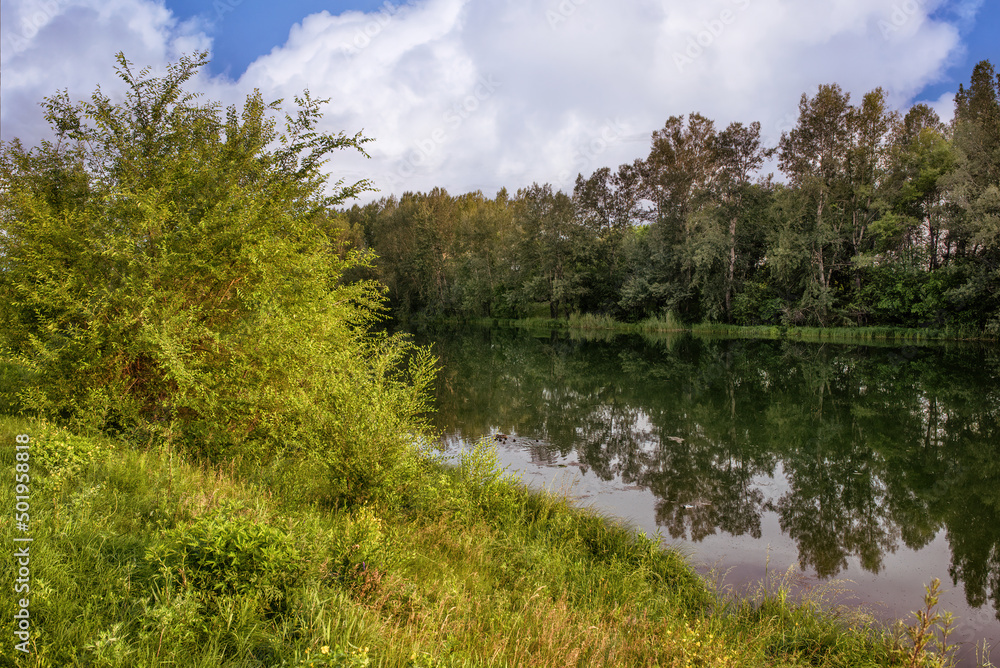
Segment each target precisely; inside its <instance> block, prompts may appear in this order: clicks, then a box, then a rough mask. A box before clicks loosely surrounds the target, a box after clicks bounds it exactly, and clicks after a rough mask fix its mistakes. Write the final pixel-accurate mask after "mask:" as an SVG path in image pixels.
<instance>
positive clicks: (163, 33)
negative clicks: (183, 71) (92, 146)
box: [0, 0, 1000, 198]
mask: <svg viewBox="0 0 1000 668" xmlns="http://www.w3.org/2000/svg"><path fill="white" fill-rule="evenodd" d="M998 36H1000V0H812V1H811V2H802V0H700V1H699V2H691V1H689V0H632V1H630V2H627V3H624V2H622V3H613V2H610V1H608V0H409V2H406V3H397V4H392V3H390V2H388V1H382V0H379V1H376V0H364V1H360V0H359V1H355V2H323V1H321V0H308V1H300V2H294V1H293V2H277V3H274V2H268V1H267V0H197V1H196V0H167V1H166V4H164V3H163V0H4V2H3V3H2V4H0V67H2V70H3V77H2V79H0V138H2V139H5V140H9V139H11V138H13V137H20V138H21V139H22V140H23V141H25V142H27V143H36V142H37V141H39V140H40V139H42V138H44V137H46V136H48V134H49V130H48V128H47V125H46V124H45V122H44V119H42V117H41V113H40V109H39V107H38V103H39V102H40V101H41V99H42V98H43V97H44V96H46V95H51V94H52V93H54V92H55V91H56V90H60V89H63V88H66V89H68V91H69V93H70V95H71V97H75V98H84V97H88V96H89V95H90V93H92V92H93V90H94V88H95V87H96V86H98V85H100V86H101V89H102V90H103V91H105V92H107V93H109V94H111V95H112V96H115V95H119V94H121V82H120V81H119V80H118V79H117V78H116V76H115V73H114V54H115V53H116V52H117V51H119V50H122V51H124V52H125V54H126V56H127V57H128V58H129V60H131V61H133V62H134V63H135V64H136V65H140V66H145V65H149V66H151V67H153V68H154V70H162V69H163V68H164V67H165V65H166V64H167V63H169V62H173V61H175V60H176V59H177V58H178V57H179V56H180V55H181V54H184V53H190V52H192V51H194V50H196V49H207V50H209V51H210V52H211V58H212V64H211V66H210V69H209V70H208V71H207V72H203V73H202V75H201V76H199V77H198V78H197V79H196V80H195V81H194V82H193V84H192V85H193V87H195V88H196V89H197V90H199V91H201V92H203V93H204V94H205V95H206V97H208V98H209V99H213V100H218V101H221V102H223V103H225V104H240V103H241V102H242V100H243V99H245V97H246V95H248V94H250V93H251V92H252V91H253V90H254V89H255V88H256V89H259V90H260V91H261V92H262V93H263V95H264V97H265V98H266V99H268V100H274V99H278V98H283V99H285V100H291V99H292V98H293V96H294V95H295V94H297V93H300V92H301V91H302V90H303V89H305V88H308V89H310V91H311V92H312V93H313V94H314V95H315V96H317V97H322V98H329V99H330V103H329V104H328V105H327V107H326V110H325V116H324V121H323V123H324V129H327V130H329V131H333V132H337V131H345V132H348V133H350V134H353V133H355V132H358V131H363V132H364V134H365V135H366V136H370V137H373V138H374V139H375V141H374V142H372V143H370V144H368V145H367V146H368V147H369V152H370V154H371V158H370V159H364V158H363V157H361V156H359V155H348V154H343V155H338V156H337V157H336V159H334V160H333V161H331V163H330V165H329V169H330V172H331V175H332V176H333V177H334V180H336V179H337V178H343V179H345V180H347V181H353V180H356V179H360V178H370V179H372V180H374V182H375V185H376V186H377V187H378V188H379V189H380V191H381V192H380V193H378V195H376V194H371V195H368V196H367V198H371V197H375V196H379V195H385V194H390V193H395V194H401V193H402V192H404V191H407V190H429V189H430V188H432V187H435V186H441V187H444V188H446V189H448V190H449V192H453V193H460V192H466V191H469V190H477V189H478V190H482V191H484V192H485V193H486V194H487V195H492V194H493V193H494V192H496V190H498V189H499V188H500V187H507V188H508V189H510V190H515V189H517V188H519V187H523V186H527V185H530V184H531V183H532V182H539V183H545V182H548V183H552V184H553V185H555V186H556V187H557V188H562V189H566V190H568V189H571V188H572V183H573V180H574V179H575V177H576V175H577V174H578V173H582V174H584V175H588V174H589V173H591V172H592V171H594V170H596V169H598V168H600V167H603V166H611V167H615V166H617V165H619V164H621V163H624V162H631V161H633V160H634V159H636V158H641V157H645V155H646V154H647V153H648V150H649V140H650V135H651V133H652V132H653V131H654V130H656V129H658V128H661V127H662V126H663V124H664V122H665V121H666V119H667V118H669V117H670V116H672V115H680V114H688V113H691V112H694V111H697V112H700V113H702V114H704V115H705V116H708V117H709V118H712V119H714V120H715V121H716V125H717V127H720V128H722V127H724V126H725V125H726V124H728V123H730V122H734V121H742V122H751V121H755V120H756V121H760V122H761V124H762V129H763V135H764V138H765V141H767V142H769V143H771V145H774V144H775V143H777V140H778V138H779V137H780V136H781V133H782V132H783V131H786V130H788V129H790V128H791V127H793V126H794V124H795V121H796V116H797V105H798V102H799V98H800V96H801V95H802V94H803V93H808V94H811V93H812V92H814V91H815V90H816V87H817V86H818V85H820V84H824V83H831V82H836V83H838V84H840V85H841V86H842V87H843V88H844V89H845V90H846V91H848V92H850V94H851V95H852V100H855V101H857V100H860V98H861V96H862V95H863V94H864V93H865V92H867V91H870V90H872V89H874V88H875V87H877V86H881V87H883V88H884V89H885V90H886V91H887V93H888V99H889V101H890V103H891V104H892V105H893V106H894V107H895V108H897V109H899V110H902V111H905V109H906V108H908V107H909V106H910V105H911V104H913V103H914V102H917V101H920V102H927V103H928V104H930V105H931V106H932V107H934V108H935V110H937V111H938V113H939V114H940V115H941V116H942V117H943V118H944V119H945V120H947V119H948V118H950V116H951V114H952V111H953V100H952V96H953V94H954V92H955V90H957V87H958V84H959V83H960V82H967V81H968V80H969V76H970V74H971V72H972V68H973V66H974V65H975V64H976V63H977V62H978V61H980V60H982V59H987V58H988V59H990V60H991V61H992V62H993V63H994V65H996V66H1000V46H998V42H1000V39H998Z"/></svg>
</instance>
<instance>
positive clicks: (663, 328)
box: [463, 312, 997, 343]
mask: <svg viewBox="0 0 1000 668" xmlns="http://www.w3.org/2000/svg"><path fill="white" fill-rule="evenodd" d="M463 322H468V323H470V324H474V325H480V326H493V327H518V328H522V329H529V330H546V331H552V330H571V331H581V332H587V331H604V332H621V333H639V334H643V333H661V332H668V333H669V332H691V333H692V334H695V335H697V336H725V337H731V338H758V339H792V340H799V341H831V342H838V343H868V342H899V343H919V342H925V341H995V340H997V339H996V336H995V335H990V334H989V333H987V332H982V331H978V330H974V329H970V328H944V329H938V328H906V327H787V326H784V325H731V324H724V323H698V324H693V325H690V324H685V323H684V322H683V321H682V320H681V319H680V318H678V317H677V316H676V315H675V314H674V313H672V312H667V313H664V314H662V315H659V316H654V317H651V318H647V319H645V320H641V321H639V322H634V323H628V322H621V321H618V320H615V319H614V318H612V317H611V316H609V315H603V314H593V313H584V314H580V313H574V314H573V315H571V316H570V317H569V318H568V319H551V318H521V319H499V318H477V319H472V320H468V321H463Z"/></svg>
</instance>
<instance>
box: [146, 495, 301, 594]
mask: <svg viewBox="0 0 1000 668" xmlns="http://www.w3.org/2000/svg"><path fill="white" fill-rule="evenodd" d="M146 560H147V561H148V562H150V563H151V564H152V565H153V566H154V568H155V569H156V570H157V572H158V576H159V579H158V585H159V586H160V587H161V588H162V587H170V586H173V587H179V588H180V589H181V590H182V591H194V592H197V593H200V594H207V595H210V596H240V595H247V594H253V595H254V596H256V597H259V599H260V600H261V601H263V602H264V603H265V604H266V605H275V604H279V603H281V602H282V601H283V600H284V598H285V595H286V592H287V590H288V589H289V588H291V587H292V586H294V585H295V584H296V582H297V580H298V578H299V577H300V576H301V570H302V569H301V561H302V558H301V556H300V555H299V553H298V550H297V549H296V548H295V546H294V545H293V544H292V542H291V540H290V538H289V536H288V534H286V533H285V532H283V531H281V530H280V529H277V528H275V527H272V526H270V525H268V524H263V523H261V522H259V521H257V520H255V519H253V518H251V517H249V516H248V513H247V511H246V510H245V509H243V508H241V507H239V506H233V505H229V506H223V507H222V508H220V509H218V510H216V511H214V512H212V513H211V514H208V515H204V516H202V517H199V518H197V519H196V520H194V521H193V522H191V523H189V524H185V525H181V526H178V527H175V528H173V529H170V530H168V531H166V532H164V534H163V536H162V537H161V539H160V540H159V541H158V542H157V543H156V544H154V545H153V546H152V547H150V548H148V549H147V550H146Z"/></svg>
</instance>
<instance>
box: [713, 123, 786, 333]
mask: <svg viewBox="0 0 1000 668" xmlns="http://www.w3.org/2000/svg"><path fill="white" fill-rule="evenodd" d="M714 149H715V150H714V152H715V162H716V164H717V165H718V169H719V176H718V181H719V190H720V195H721V199H722V202H723V203H724V205H725V208H726V217H727V218H728V222H729V258H728V263H727V267H726V296H725V303H726V317H727V318H730V319H731V318H732V312H733V310H732V300H733V289H734V287H735V282H736V232H737V229H736V228H737V224H738V223H739V220H740V216H741V214H743V213H744V212H745V211H746V209H747V207H746V206H745V203H746V200H747V197H748V189H749V188H750V186H751V181H750V178H751V176H752V175H753V174H754V173H756V172H757V170H759V169H760V168H761V166H762V165H763V164H764V160H765V159H767V158H768V157H770V155H771V154H772V153H773V149H765V148H764V147H763V146H762V145H761V142H760V123H759V122H756V121H755V122H753V123H751V124H750V125H743V124H742V123H731V124H730V125H729V126H728V127H727V128H726V129H725V130H723V131H722V132H721V133H719V135H718V136H717V137H716V139H715V146H714Z"/></svg>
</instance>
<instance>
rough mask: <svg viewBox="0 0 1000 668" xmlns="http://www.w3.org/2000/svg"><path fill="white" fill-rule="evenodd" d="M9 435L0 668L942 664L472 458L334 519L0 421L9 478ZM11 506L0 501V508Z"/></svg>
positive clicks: (255, 486) (234, 476)
mask: <svg viewBox="0 0 1000 668" xmlns="http://www.w3.org/2000/svg"><path fill="white" fill-rule="evenodd" d="M17 434H29V435H30V436H31V438H32V441H31V443H30V448H29V450H28V451H29V452H30V460H29V466H30V474H31V479H30V506H31V507H30V515H31V519H30V531H29V532H28V533H29V534H30V536H31V537H32V538H33V542H32V543H31V544H30V555H31V556H30V572H31V574H30V577H31V580H30V585H31V592H30V619H31V639H30V650H31V652H30V654H27V655H22V654H21V653H19V652H14V651H12V649H11V647H12V643H11V640H10V639H11V638H12V637H13V636H12V634H13V631H14V628H13V613H12V607H11V606H10V605H6V606H5V607H4V615H3V618H2V619H0V635H2V637H3V638H5V640H4V644H3V652H2V653H0V665H3V666H19V667H21V666H24V667H27V666H32V667H48V666H58V667H60V668H62V667H69V666H107V667H122V668H125V667H129V668H132V667H143V666H185V667H186V666H198V667H202V666H204V667H205V668H209V667H211V668H220V667H234V668H235V667H240V668H243V667H246V668H251V667H252V668H260V667H263V666H303V667H304V666H359V667H360V666H399V667H404V666H412V667H430V666H664V667H666V666H671V667H682V666H844V667H846V666H911V665H912V666H917V665H939V664H936V663H933V662H934V661H937V660H939V659H940V660H942V661H943V663H941V664H940V665H947V661H948V657H947V655H940V654H936V653H933V652H931V651H928V649H926V648H927V647H928V646H930V645H933V643H928V642H927V640H928V639H929V638H931V636H932V635H933V634H934V628H933V627H932V624H931V623H930V622H928V619H929V620H930V621H931V622H933V621H934V620H935V618H934V617H933V616H931V617H927V618H923V622H922V623H920V624H915V625H914V627H913V628H914V629H915V632H916V633H917V634H918V636H917V637H915V638H914V640H913V641H909V640H906V639H905V635H904V634H903V633H901V632H896V633H892V632H890V631H889V630H886V629H880V628H878V627H876V626H874V625H873V623H872V621H871V620H870V619H869V618H867V617H865V616H863V615H861V614H859V613H858V612H857V611H851V610H847V609H842V608H841V609H838V608H832V607H829V606H825V605H823V604H822V601H821V599H820V598H818V595H817V594H815V593H814V594H813V595H812V596H811V597H808V598H806V599H805V600H799V601H793V600H792V598H791V597H790V595H789V594H788V587H787V583H783V582H781V581H769V582H765V583H762V584H761V586H760V588H759V589H758V590H757V591H756V593H754V594H752V595H749V596H741V597H738V596H734V595H731V594H729V593H726V592H724V591H721V590H717V589H714V588H712V587H711V586H710V585H709V584H707V582H706V581H705V580H703V579H702V578H700V577H699V576H697V575H696V574H695V573H694V572H693V570H692V569H691V567H690V566H689V564H688V563H687V562H686V561H685V559H684V558H683V557H682V556H681V555H679V554H678V553H677V552H675V551H672V550H669V549H664V548H662V547H661V546H660V544H659V542H658V541H657V540H654V539H650V538H647V537H646V536H644V535H643V534H641V533H639V532H636V531H634V530H633V529H631V528H630V527H628V526H625V525H623V524H621V523H619V522H617V521H615V520H614V519H612V518H608V517H604V516H601V515H599V514H597V513H594V512H592V511H589V510H586V509H580V508H577V507H574V506H573V504H572V503H571V502H570V501H569V500H567V498H566V497H564V496H560V495H556V494H552V493H549V492H545V491H538V490H529V489H525V488H524V487H522V486H520V485H519V484H518V483H517V482H516V481H515V480H513V479H511V478H509V477H508V476H507V475H505V474H504V472H503V471H501V470H500V468H499V467H498V465H497V460H496V452H495V450H494V449H493V448H492V447H491V446H490V445H489V444H488V443H486V442H483V443H480V444H479V445H478V446H477V447H476V448H475V449H474V450H473V451H471V452H468V453H465V454H464V455H463V456H462V457H461V458H460V459H459V460H458V461H457V462H452V463H450V464H449V463H446V462H443V461H442V460H440V458H438V457H437V456H435V455H433V454H432V453H430V452H425V453H423V454H422V455H420V456H419V457H418V458H415V459H414V467H413V470H412V472H411V476H410V477H409V478H408V479H407V482H406V484H405V485H402V486H401V487H400V489H399V490H398V493H397V494H395V495H393V496H392V498H393V499H394V500H393V501H391V502H384V503H383V505H380V506H363V507H348V506H345V505H344V504H343V503H339V502H337V501H336V500H335V499H332V498H330V497H329V496H328V494H327V484H326V483H325V478H324V475H325V472H324V471H323V470H322V469H321V468H319V467H317V466H316V465H312V464H309V463H308V462H296V461H276V462H274V463H272V464H271V465H269V466H266V467H263V468H260V467H252V466H249V465H244V464H243V463H241V462H240V461H232V462H228V463H227V464H225V465H218V466H212V465H206V464H204V463H198V462H194V461H190V460H188V459H187V458H185V457H184V456H182V455H181V454H180V453H178V452H174V451H172V450H170V449H166V448H158V449H147V450H136V449H132V448H128V447H126V446H125V445H123V444H122V443H120V442H116V441H113V440H108V439H103V438H83V437H78V436H75V435H73V434H69V433H67V432H65V431H63V430H61V429H58V428H56V427H53V426H51V425H47V424H44V423H40V422H34V421H25V420H19V419H14V418H7V419H4V420H2V421H0V443H2V444H3V446H2V448H0V453H2V462H0V466H2V467H3V469H4V470H7V471H11V470H13V468H14V465H15V459H14V457H15V454H14V447H13V444H14V440H15V435H17ZM13 497H14V487H13V485H10V484H7V485H4V486H2V487H0V504H2V506H3V508H8V509H9V508H12V507H13V506H14V503H15V499H14V498H13ZM5 517H6V518H7V519H5V520H4V524H3V527H4V533H5V536H4V542H5V544H6V545H8V546H9V545H12V544H13V542H12V538H13V535H14V534H15V527H14V525H13V523H12V522H11V521H10V519H9V518H10V515H9V514H6V511H5ZM17 535H24V534H22V533H20V532H17ZM14 577H15V575H14V572H13V571H12V570H11V569H4V570H3V571H2V575H0V587H3V588H4V590H5V591H11V588H12V587H13V586H14V584H15V583H14ZM914 643H917V644H916V645H915V644H914Z"/></svg>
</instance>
